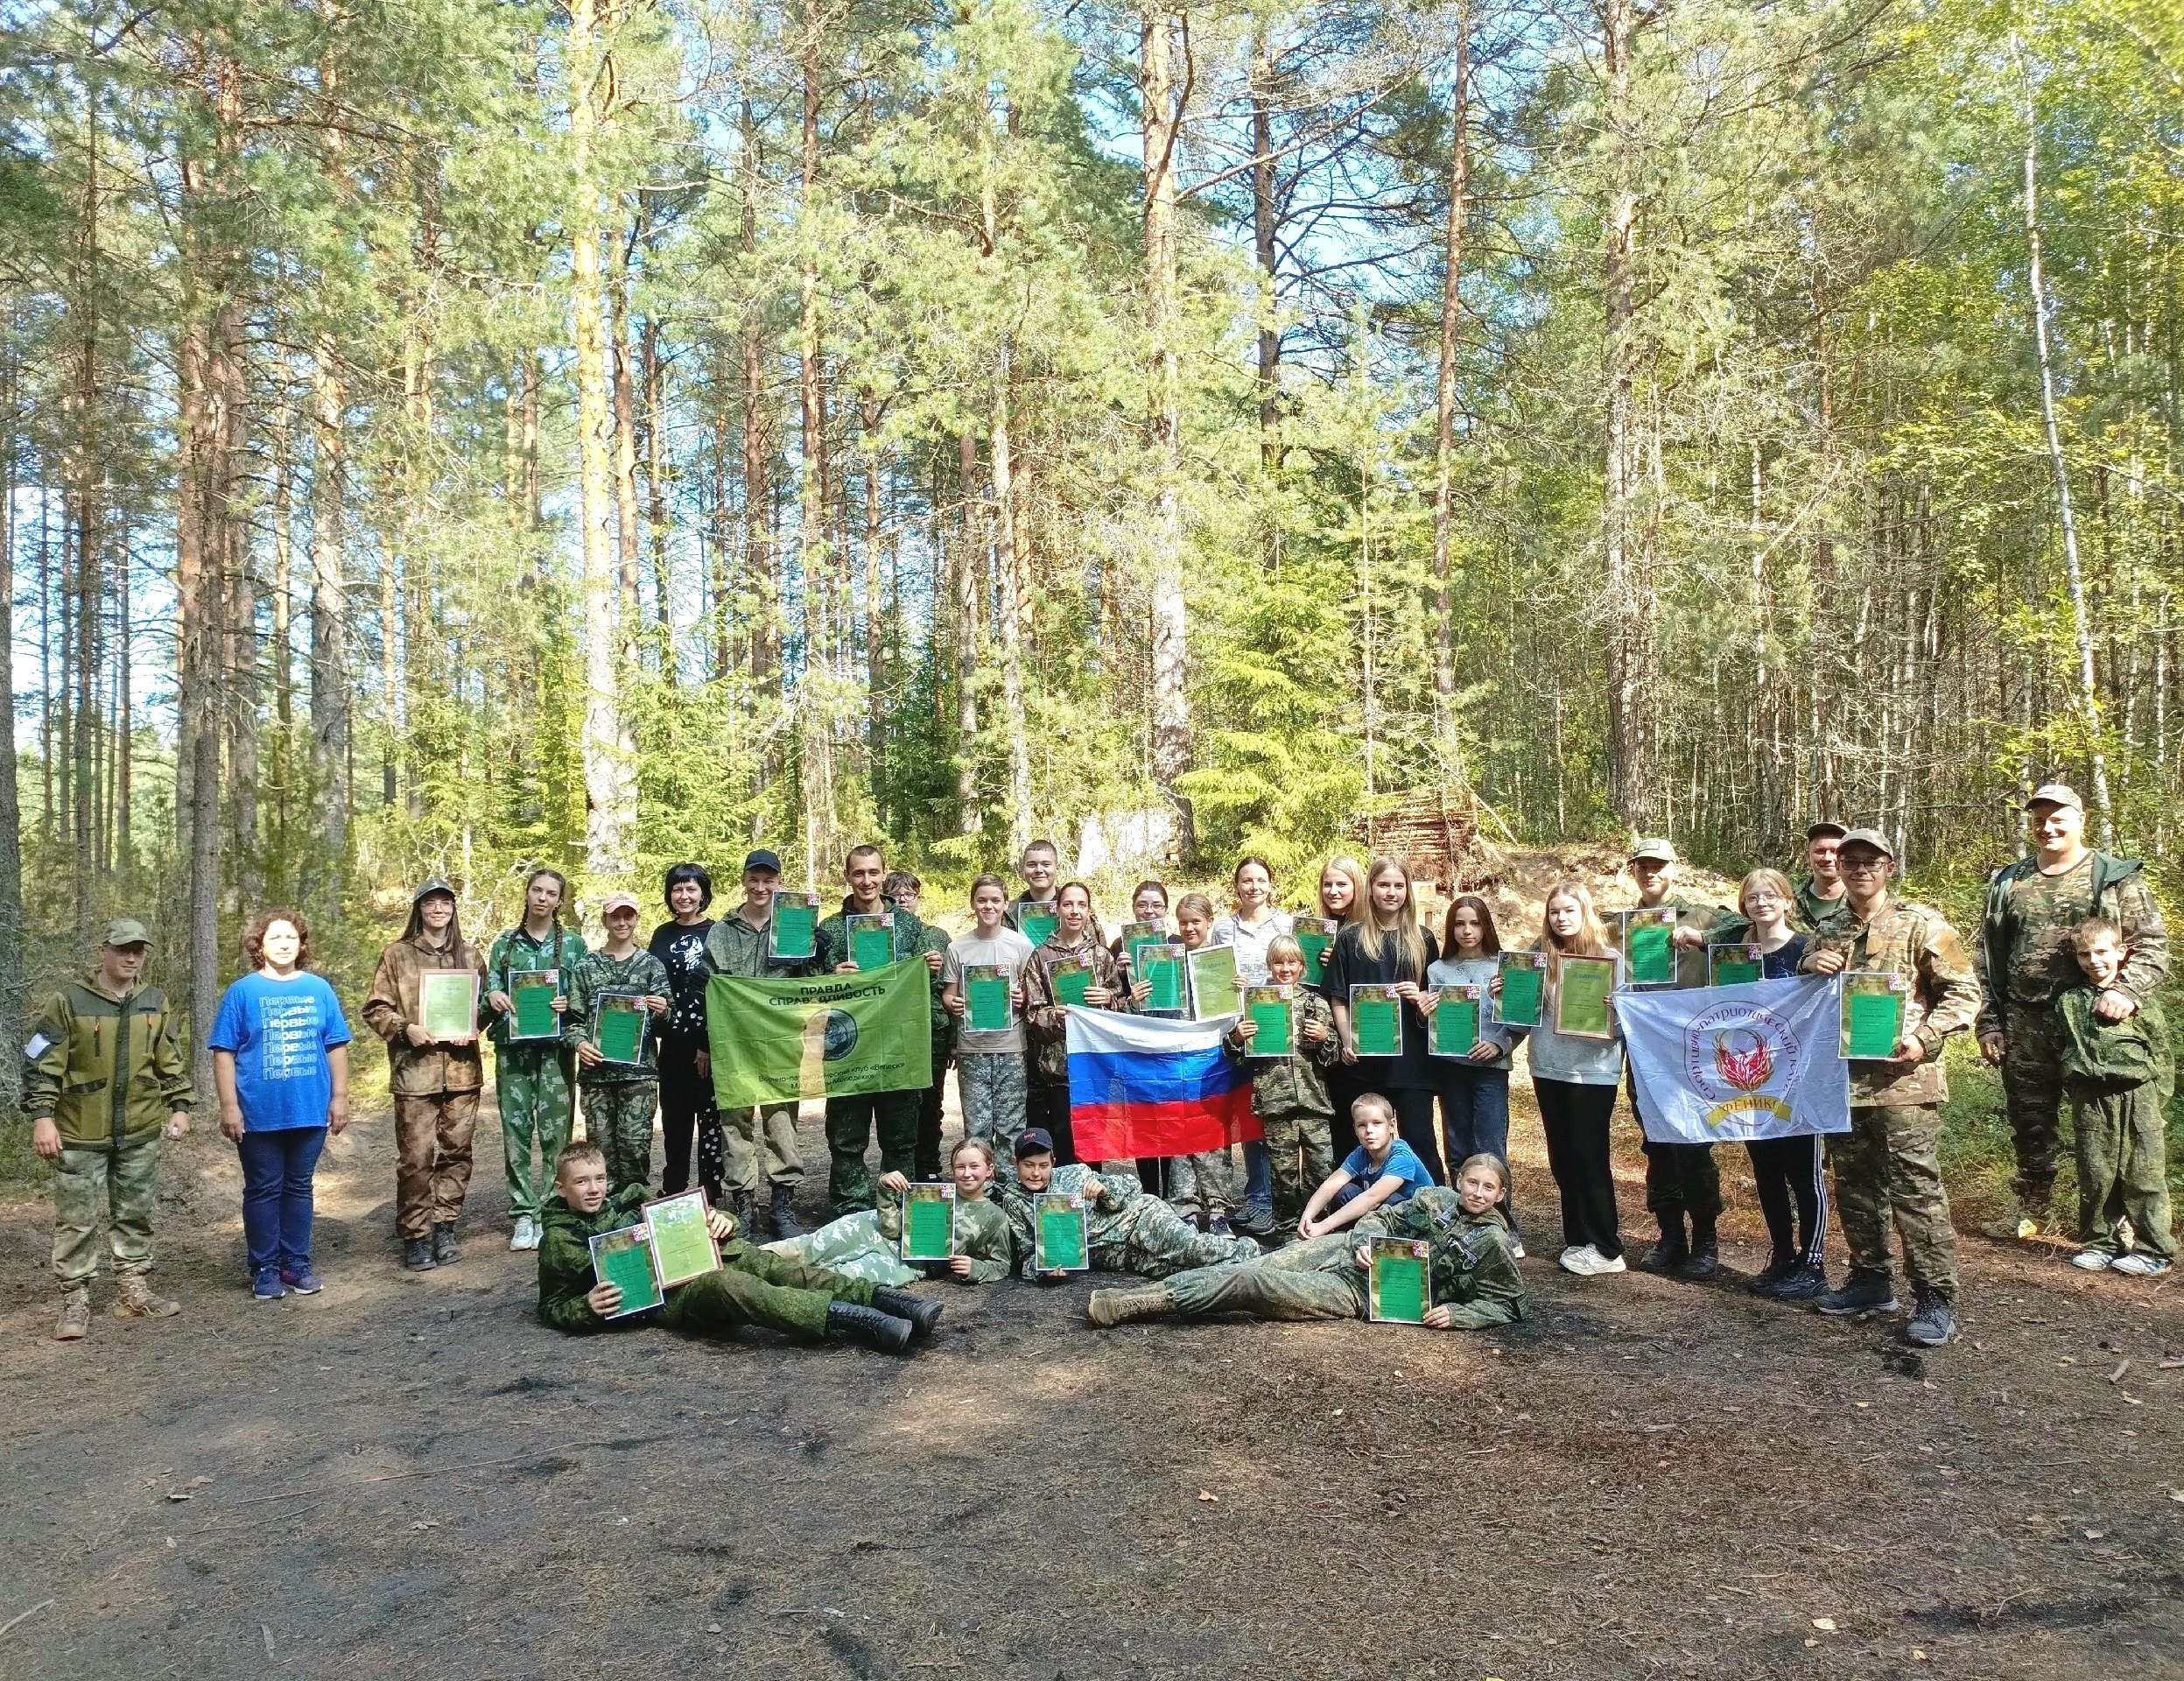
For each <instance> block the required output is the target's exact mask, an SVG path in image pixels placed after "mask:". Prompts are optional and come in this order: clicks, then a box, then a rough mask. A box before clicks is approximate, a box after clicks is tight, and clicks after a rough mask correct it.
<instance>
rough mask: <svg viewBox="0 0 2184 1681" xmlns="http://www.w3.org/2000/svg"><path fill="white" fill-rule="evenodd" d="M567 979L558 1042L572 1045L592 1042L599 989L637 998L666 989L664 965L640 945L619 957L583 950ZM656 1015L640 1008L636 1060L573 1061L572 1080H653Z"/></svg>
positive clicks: (590, 1083) (655, 1075) (610, 1082)
mask: <svg viewBox="0 0 2184 1681" xmlns="http://www.w3.org/2000/svg"><path fill="white" fill-rule="evenodd" d="M568 984H569V1008H568V1012H567V1014H565V1016H562V1018H561V1019H562V1021H563V1022H564V1023H566V1025H565V1026H564V1027H563V1029H562V1030H561V1042H562V1043H563V1044H565V1045H567V1046H568V1047H569V1049H570V1050H572V1051H573V1050H575V1049H576V1048H577V1047H578V1046H579V1045H582V1044H590V1043H591V1042H592V1017H593V1012H594V1011H595V1010H596V1009H597V1008H598V1005H599V995H600V994H601V993H602V992H634V993H636V995H638V996H639V997H641V998H669V997H671V986H672V983H671V981H669V980H668V977H667V965H666V964H664V963H663V962H661V961H660V960H659V959H658V958H657V957H655V956H653V955H652V953H650V952H648V951H646V950H645V949H644V947H643V946H638V947H637V948H636V950H635V951H633V952H631V953H629V956H627V957H621V958H614V957H609V956H607V953H605V952H603V951H600V952H586V953H584V956H583V958H582V959H581V960H579V962H578V964H577V966H576V968H575V970H574V971H573V972H572V974H571V975H570V977H569V983H568ZM660 1020H661V1018H660V1017H659V1016H654V1015H652V1014H651V1013H650V1011H648V1012H647V1013H646V1016H645V1026H644V1032H643V1035H642V1036H641V1037H639V1038H638V1040H637V1059H636V1062H634V1063H621V1062H602V1063H600V1064H598V1065H596V1066H593V1067H589V1068H586V1067H584V1066H581V1065H579V1066H578V1069H577V1080H578V1081H579V1083H580V1084H582V1085H586V1086H618V1085H626V1084H627V1083H629V1081H631V1080H657V1079H658V1078H659V1077H660V1070H659V1065H658V1063H657V1062H656V1061H655V1060H654V1058H653V1052H654V1050H655V1048H656V1047H657V1045H658V1044H659V1038H660V1027H659V1023H660Z"/></svg>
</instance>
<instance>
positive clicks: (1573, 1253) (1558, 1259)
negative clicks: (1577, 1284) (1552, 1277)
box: [1555, 1243, 1591, 1272]
mask: <svg viewBox="0 0 2184 1681" xmlns="http://www.w3.org/2000/svg"><path fill="white" fill-rule="evenodd" d="M1588 1253H1591V1251H1590V1250H1589V1249H1588V1248H1587V1247H1586V1246H1585V1245H1584V1244H1580V1243H1572V1244H1571V1245H1570V1247H1569V1248H1566V1249H1564V1250H1563V1252H1562V1253H1561V1254H1560V1255H1556V1256H1555V1265H1556V1266H1558V1267H1560V1268H1561V1269H1562V1270H1563V1271H1564V1272H1583V1271H1584V1267H1583V1266H1582V1265H1580V1264H1579V1263H1578V1257H1579V1256H1580V1255H1585V1254H1588Z"/></svg>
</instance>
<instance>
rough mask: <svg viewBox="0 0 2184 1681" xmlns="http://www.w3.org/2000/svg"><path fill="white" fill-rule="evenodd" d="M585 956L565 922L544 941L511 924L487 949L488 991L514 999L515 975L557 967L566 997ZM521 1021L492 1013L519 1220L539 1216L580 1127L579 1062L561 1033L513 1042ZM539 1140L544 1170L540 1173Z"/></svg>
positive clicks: (512, 1208) (512, 1199)
mask: <svg viewBox="0 0 2184 1681" xmlns="http://www.w3.org/2000/svg"><path fill="white" fill-rule="evenodd" d="M584 955H585V953H584V941H583V940H582V939H580V938H579V936H578V935H577V933H576V932H575V930H573V929H569V928H564V927H562V926H561V925H560V924H559V923H558V922H556V923H555V924H554V925H553V928H552V930H551V932H549V933H548V934H547V936H546V938H545V939H532V938H531V937H530V933H529V932H526V931H525V930H524V929H523V928H521V927H516V928H511V929H509V931H508V932H506V933H504V934H502V936H501V937H500V938H499V939H496V940H495V941H494V942H493V947H492V950H491V951H490V952H489V953H488V954H487V957H486V960H485V989H486V991H487V992H488V993H494V992H502V993H508V994H509V995H510V1002H513V1001H514V993H513V988H511V986H510V983H509V976H511V975H516V974H539V973H541V972H542V971H544V970H547V969H552V970H556V971H558V974H559V975H560V981H559V986H560V991H561V995H562V996H563V997H564V998H566V997H568V996H569V994H570V988H571V985H572V982H573V980H574V977H575V974H576V967H577V965H578V964H579V963H581V962H582V961H583V960H584ZM514 1026H515V1018H514V1017H513V1016H507V1015H503V1014H502V1013H501V1012H500V1011H498V1010H495V1009H488V1011H487V1030H488V1035H489V1036H490V1037H491V1038H492V1040H493V1090H494V1100H495V1102H496V1103H497V1104H498V1106H499V1108H500V1111H501V1159H502V1164H504V1165H505V1167H506V1168H507V1170H508V1200H509V1213H510V1214H511V1215H512V1216H514V1217H515V1218H516V1219H518V1220H520V1219H523V1217H524V1216H526V1215H528V1216H530V1218H531V1219H533V1220H536V1219H537V1218H538V1208H539V1203H540V1200H541V1199H542V1198H543V1197H544V1195H545V1193H546V1192H547V1191H548V1190H549V1189H551V1185H552V1180H553V1158H554V1157H556V1156H558V1155H559V1154H560V1153H561V1147H562V1146H563V1145H564V1144H565V1143H568V1142H569V1135H570V1133H571V1132H572V1131H573V1130H574V1129H575V1125H576V1094H575V1091H574V1083H575V1082H574V1080H573V1079H572V1076H573V1075H574V1073H575V1071H576V1059H575V1058H574V1057H573V1056H572V1054H571V1053H570V1052H569V1050H568V1048H567V1046H566V1045H565V1044H563V1043H562V1042H561V1040H559V1039H558V1038H555V1039H533V1040H523V1039H518V1040H516V1041H515V1042H514V1043H510V1042H509V1030H510V1029H511V1028H513V1027H514ZM566 1030H567V1029H566V1027H565V1026H564V1029H563V1031H564V1032H565V1031H566ZM534 1145H536V1146H537V1157H536V1158H535V1159H536V1163H537V1165H538V1167H539V1172H538V1177H537V1178H533V1177H532V1170H533V1166H534V1157H533V1155H532V1148H533V1146H534Z"/></svg>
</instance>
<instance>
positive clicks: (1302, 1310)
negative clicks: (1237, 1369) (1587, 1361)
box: [1162, 1185, 1529, 1331]
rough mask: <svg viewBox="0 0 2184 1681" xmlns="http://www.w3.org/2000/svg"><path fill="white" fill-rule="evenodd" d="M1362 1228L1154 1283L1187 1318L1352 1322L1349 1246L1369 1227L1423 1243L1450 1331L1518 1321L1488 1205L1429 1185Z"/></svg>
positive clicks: (1513, 1288)
mask: <svg viewBox="0 0 2184 1681" xmlns="http://www.w3.org/2000/svg"><path fill="white" fill-rule="evenodd" d="M1360 1225H1361V1226H1362V1227H1363V1228H1364V1229H1362V1230H1351V1231H1345V1232H1338V1233H1335V1234H1331V1235H1330V1236H1327V1237H1316V1238H1313V1239H1311V1240H1310V1241H1309V1242H1303V1243H1293V1244H1291V1245H1290V1246H1289V1248H1285V1249H1282V1250H1279V1251H1277V1252H1276V1253H1275V1254H1273V1255H1268V1256H1266V1257H1264V1258H1263V1259H1261V1260H1259V1261H1256V1262H1254V1263H1250V1264H1249V1265H1246V1266H1240V1267H1207V1268H1201V1269H1200V1270H1197V1271H1194V1272H1186V1273H1181V1274H1179V1275H1177V1276H1176V1277H1173V1278H1170V1279H1169V1280H1168V1282H1167V1283H1166V1284H1164V1285H1163V1286H1162V1288H1163V1289H1164V1290H1165V1291H1167V1292H1168V1297H1169V1301H1170V1302H1171V1303H1172V1304H1173V1306H1174V1311H1175V1312H1178V1313H1182V1314H1186V1315H1190V1316H1191V1317H1194V1318H1195V1317H1197V1316H1201V1315H1205V1314H1211V1313H1249V1314H1252V1315H1254V1316H1255V1317H1257V1318H1260V1319H1365V1318H1367V1317H1368V1316H1369V1314H1370V1312H1371V1303H1372V1291H1371V1283H1370V1278H1369V1275H1368V1274H1367V1273H1366V1270H1365V1269H1364V1268H1363V1267H1361V1266H1359V1264H1358V1262H1357V1250H1358V1248H1359V1244H1360V1243H1362V1242H1363V1241H1365V1239H1366V1237H1367V1236H1369V1235H1372V1234H1373V1232H1374V1231H1375V1230H1376V1229H1379V1230H1384V1231H1385V1233H1386V1234H1387V1236H1390V1237H1404V1238H1412V1239H1423V1240H1424V1241H1426V1242H1427V1243H1428V1244H1429V1245H1430V1246H1431V1249H1430V1254H1429V1257H1428V1260H1427V1263H1426V1267H1427V1272H1428V1276H1429V1280H1430V1293H1431V1297H1432V1300H1433V1302H1434V1304H1435V1305H1441V1304H1443V1303H1446V1304H1447V1305H1448V1306H1449V1310H1450V1313H1449V1322H1450V1329H1452V1330H1457V1331H1477V1330H1481V1329H1483V1328H1485V1326H1490V1325H1513V1324H1514V1323H1516V1322H1517V1321H1518V1320H1520V1319H1523V1318H1524V1317H1525V1312H1526V1309H1527V1306H1528V1305H1529V1304H1528V1301H1527V1297H1526V1294H1525V1289H1524V1279H1523V1277H1522V1276H1521V1275H1520V1274H1519V1272H1518V1271H1517V1263H1516V1262H1515V1261H1514V1260H1513V1259H1512V1258H1511V1256H1510V1254H1509V1227H1508V1225H1507V1223H1506V1221H1504V1220H1503V1219H1502V1217H1501V1215H1500V1213H1499V1212H1498V1211H1496V1210H1494V1209H1491V1208H1490V1209H1488V1210H1487V1211H1486V1212H1485V1213H1483V1214H1467V1213H1464V1209H1463V1205H1462V1204H1461V1202H1460V1201H1459V1200H1458V1199H1457V1194H1456V1192H1453V1191H1450V1190H1448V1189H1446V1188H1445V1187H1443V1186H1441V1185H1430V1186H1429V1187H1427V1188H1426V1189H1425V1190H1423V1191H1421V1192H1418V1194H1417V1195H1416V1196H1415V1197H1413V1198H1411V1199H1410V1200H1409V1201H1408V1202H1406V1203H1404V1204H1402V1205H1401V1206H1399V1207H1395V1208H1390V1209H1386V1210H1380V1211H1376V1213H1375V1215H1374V1217H1373V1219H1372V1220H1366V1221H1362V1222H1360Z"/></svg>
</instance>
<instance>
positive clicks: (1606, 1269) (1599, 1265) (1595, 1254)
mask: <svg viewBox="0 0 2184 1681" xmlns="http://www.w3.org/2000/svg"><path fill="white" fill-rule="evenodd" d="M1590 1252H1591V1255H1592V1270H1593V1272H1594V1274H1595V1276H1598V1275H1601V1274H1605V1273H1611V1272H1628V1271H1629V1270H1630V1268H1629V1266H1628V1265H1626V1263H1625V1262H1624V1260H1623V1257H1622V1256H1621V1255H1614V1256H1609V1255H1603V1254H1601V1253H1600V1251H1599V1250H1598V1249H1597V1248H1594V1249H1591V1251H1590Z"/></svg>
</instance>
